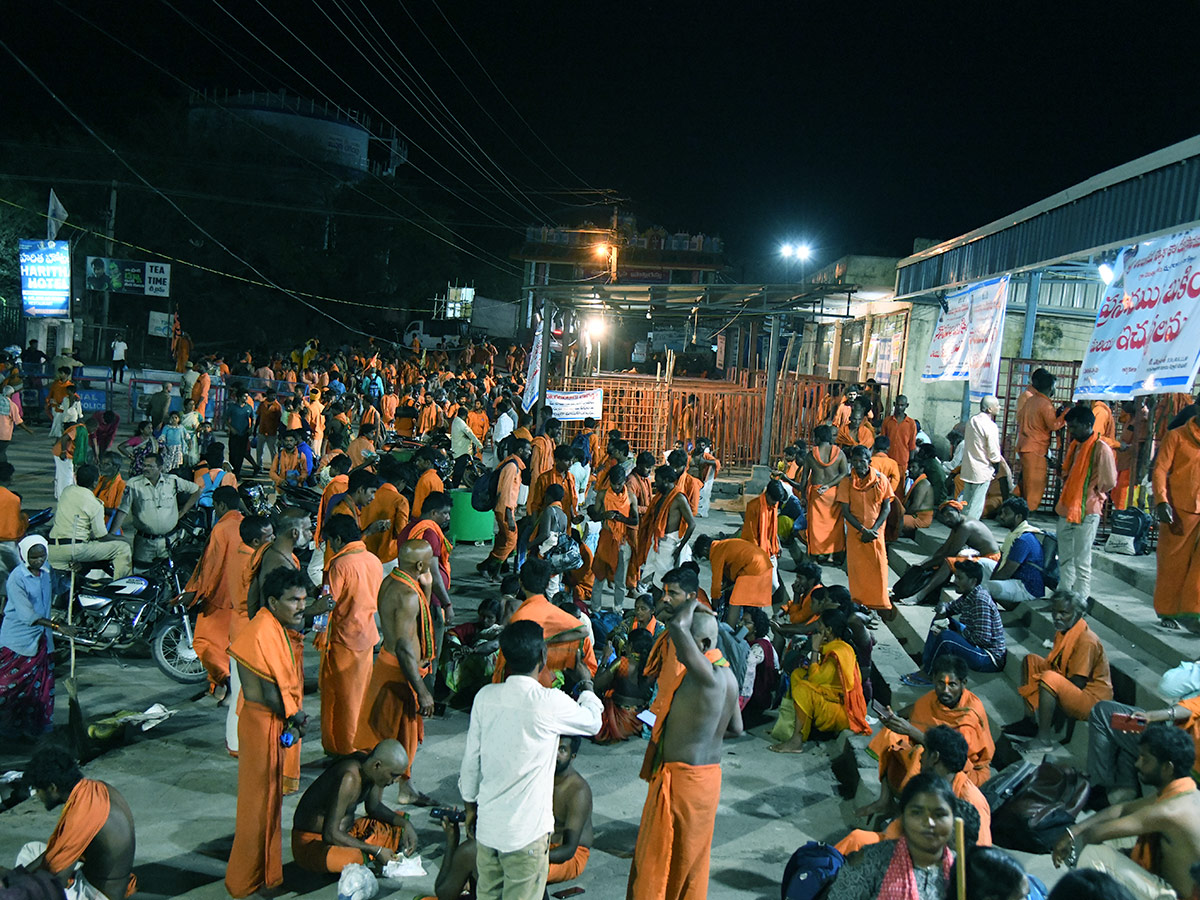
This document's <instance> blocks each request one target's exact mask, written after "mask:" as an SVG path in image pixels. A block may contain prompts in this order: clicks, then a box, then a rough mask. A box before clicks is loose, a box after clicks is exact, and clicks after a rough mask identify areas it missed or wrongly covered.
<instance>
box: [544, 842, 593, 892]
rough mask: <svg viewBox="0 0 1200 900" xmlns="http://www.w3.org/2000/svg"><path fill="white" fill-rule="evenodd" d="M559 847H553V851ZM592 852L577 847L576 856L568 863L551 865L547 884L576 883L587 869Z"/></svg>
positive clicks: (585, 848)
mask: <svg viewBox="0 0 1200 900" xmlns="http://www.w3.org/2000/svg"><path fill="white" fill-rule="evenodd" d="M555 846H557V845H553V844H552V845H551V846H550V849H551V850H553V849H554V848H555ZM591 855H592V851H591V850H590V849H589V848H587V847H576V848H575V855H574V856H572V857H571V858H570V859H568V860H567V861H566V862H560V863H553V862H552V863H550V872H549V874H548V875H547V876H546V884H559V883H561V882H563V881H574V880H575V879H576V878H578V877H579V876H580V875H582V874H583V870H584V869H586V868H587V864H588V858H589V857H591Z"/></svg>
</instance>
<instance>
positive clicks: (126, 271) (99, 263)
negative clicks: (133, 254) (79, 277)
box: [87, 256, 171, 297]
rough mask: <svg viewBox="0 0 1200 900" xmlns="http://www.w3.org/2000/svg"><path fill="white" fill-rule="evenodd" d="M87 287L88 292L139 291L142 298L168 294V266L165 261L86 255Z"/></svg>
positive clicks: (119, 292)
mask: <svg viewBox="0 0 1200 900" xmlns="http://www.w3.org/2000/svg"><path fill="white" fill-rule="evenodd" d="M87 288H88V290H89V291H115V292H117V293H118V294H141V295H142V296H145V297H169V296H170V295H171V266H170V265H169V264H167V263H155V262H143V261H141V260H137V259H112V258H110V257H107V256H89V257H88V258H87Z"/></svg>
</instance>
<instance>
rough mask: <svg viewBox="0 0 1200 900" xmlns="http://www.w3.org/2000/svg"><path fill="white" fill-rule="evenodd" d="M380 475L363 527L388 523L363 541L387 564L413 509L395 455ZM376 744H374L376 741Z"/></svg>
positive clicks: (386, 460)
mask: <svg viewBox="0 0 1200 900" xmlns="http://www.w3.org/2000/svg"><path fill="white" fill-rule="evenodd" d="M379 477H380V478H382V479H383V483H382V484H380V485H379V489H378V490H377V491H375V498H374V499H373V500H372V501H371V502H370V503H368V504H367V506H366V508H365V509H364V510H363V511H362V516H361V518H362V523H363V528H365V529H370V527H371V526H372V525H374V524H375V523H376V522H387V523H388V524H387V527H386V528H383V529H381V530H379V531H373V532H371V533H369V534H366V535H364V536H363V543H364V544H366V545H367V549H368V550H370V551H371V552H372V553H374V554H375V556H376V557H377V558H378V559H379V561H380V562H381V563H383V564H384V568H385V570H386V569H387V567H388V566H389V565H390V564H391V563H394V562H395V561H396V549H397V546H396V539H397V537H399V535H400V532H401V531H403V530H404V526H405V525H407V524H408V520H409V517H410V510H409V504H408V498H407V497H405V496H404V489H405V487H406V485H405V483H404V467H403V466H402V465H401V464H400V463H397V462H396V461H395V459H394V458H393V457H391V456H384V457H382V458H381V459H380V460H379ZM372 746H374V745H372Z"/></svg>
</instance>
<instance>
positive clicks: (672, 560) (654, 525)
mask: <svg viewBox="0 0 1200 900" xmlns="http://www.w3.org/2000/svg"><path fill="white" fill-rule="evenodd" d="M654 491H655V495H654V499H653V500H652V501H650V508H649V509H648V510H647V511H646V515H645V517H644V519H642V521H643V524H644V526H645V530H644V531H643V530H642V529H641V528H639V529H638V546H639V548H644V552H645V553H646V557H645V562H644V563H643V565H642V570H641V583H642V584H644V585H650V584H653V585H654V586H655V587H659V586H661V585H662V578H663V576H664V575H665V574H666V573H667V572H669V571H671V570H672V569H674V568H675V567H676V566H678V565H679V564H680V563H685V562H687V561H688V560H689V559H691V558H692V551H691V548H689V547H688V541H690V540H691V538H692V535H693V534H694V533H695V531H696V520H695V518H694V517H693V516H692V506H691V504H690V503H689V502H688V499H687V496H686V495H685V494H684V493H683V491H682V490H681V489H680V487H679V485H678V482H677V475H676V473H675V470H674V469H673V468H671V467H670V466H659V467H658V468H657V469H655V470H654ZM685 526H686V527H685ZM681 531H682V533H681Z"/></svg>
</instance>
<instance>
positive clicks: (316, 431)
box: [301, 388, 325, 455]
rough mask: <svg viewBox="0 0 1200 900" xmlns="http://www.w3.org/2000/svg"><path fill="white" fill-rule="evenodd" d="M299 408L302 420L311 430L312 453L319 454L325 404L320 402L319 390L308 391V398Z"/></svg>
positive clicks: (321, 443) (323, 430)
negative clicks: (302, 416)
mask: <svg viewBox="0 0 1200 900" xmlns="http://www.w3.org/2000/svg"><path fill="white" fill-rule="evenodd" d="M301 408H302V410H303V414H304V421H305V422H307V423H308V428H309V430H310V431H311V432H312V439H311V440H310V441H309V443H310V444H311V445H312V448H313V453H315V454H318V455H320V453H321V450H322V448H323V446H324V440H325V405H324V404H323V403H322V402H321V392H320V391H319V390H318V389H316V388H313V389H312V390H311V391H309V392H308V399H306V400H305V401H304V402H303V403H302V404H301Z"/></svg>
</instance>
